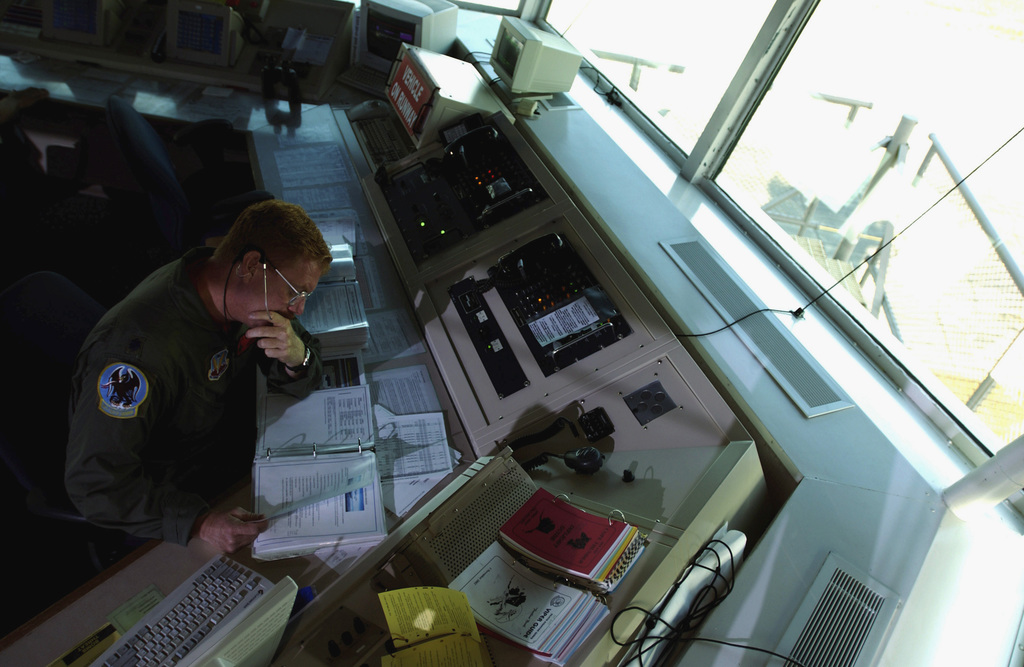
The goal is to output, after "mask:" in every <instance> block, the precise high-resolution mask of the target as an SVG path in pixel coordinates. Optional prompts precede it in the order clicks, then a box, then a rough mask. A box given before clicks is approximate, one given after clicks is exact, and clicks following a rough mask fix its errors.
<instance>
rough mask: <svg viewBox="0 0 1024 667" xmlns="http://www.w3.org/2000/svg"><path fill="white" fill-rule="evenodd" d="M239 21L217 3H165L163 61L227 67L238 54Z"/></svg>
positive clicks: (176, 0) (172, 0) (175, 0)
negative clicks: (165, 55) (165, 19)
mask: <svg viewBox="0 0 1024 667" xmlns="http://www.w3.org/2000/svg"><path fill="white" fill-rule="evenodd" d="M243 44H244V40H243V39H242V17H241V15H240V14H238V13H237V12H236V11H235V10H234V9H232V8H231V7H228V6H227V5H225V4H222V3H218V2H202V1H201V0H167V46H166V49H167V57H168V58H170V59H172V60H179V61H183V62H188V63H195V64H198V65H216V66H219V67H231V66H233V65H234V64H235V61H236V60H237V59H238V54H239V53H241V51H242V46H243Z"/></svg>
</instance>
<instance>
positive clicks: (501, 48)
mask: <svg viewBox="0 0 1024 667" xmlns="http://www.w3.org/2000/svg"><path fill="white" fill-rule="evenodd" d="M499 40H500V41H499V42H498V45H497V48H496V49H495V51H494V57H495V61H496V64H497V65H499V66H500V67H501V68H502V69H503V70H505V71H506V72H509V73H510V74H511V73H513V72H515V71H516V63H518V62H519V56H521V55H522V53H523V42H522V41H520V40H519V39H517V38H516V36H515V35H513V34H512V32H511V31H509V30H502V31H501V35H500V36H499Z"/></svg>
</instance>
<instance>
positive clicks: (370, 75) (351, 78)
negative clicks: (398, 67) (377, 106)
mask: <svg viewBox="0 0 1024 667" xmlns="http://www.w3.org/2000/svg"><path fill="white" fill-rule="evenodd" d="M389 74H390V72H382V71H380V70H378V69H374V68H372V67H367V66H366V65H359V64H356V65H353V66H352V67H349V68H348V69H347V70H345V71H344V72H342V73H341V75H340V76H339V77H338V78H339V79H340V80H341V82H342V83H344V84H346V85H349V86H352V87H353V88H357V89H359V90H362V91H364V92H367V93H371V94H373V95H376V96H377V97H386V96H387V88H388V75H389Z"/></svg>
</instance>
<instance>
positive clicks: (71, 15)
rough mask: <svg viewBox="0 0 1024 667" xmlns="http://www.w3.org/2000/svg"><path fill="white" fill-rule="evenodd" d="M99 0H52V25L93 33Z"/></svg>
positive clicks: (61, 28)
mask: <svg viewBox="0 0 1024 667" xmlns="http://www.w3.org/2000/svg"><path fill="white" fill-rule="evenodd" d="M98 4H99V0H53V27H54V28H55V29H56V30H71V31H74V32H82V33H85V34H87V35H95V34H96V33H97V31H98V30H99V22H98V20H97V14H98V11H97V5H98Z"/></svg>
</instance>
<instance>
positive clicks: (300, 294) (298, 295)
mask: <svg viewBox="0 0 1024 667" xmlns="http://www.w3.org/2000/svg"><path fill="white" fill-rule="evenodd" d="M267 264H270V262H263V305H264V306H266V308H267V312H269V311H270V300H269V297H268V296H267ZM270 267H271V268H272V269H274V272H275V273H277V275H279V276H281V280H283V281H284V284H285V285H287V286H288V289H290V290H291V291H292V298H290V299H288V307H289V308H291V307H293V306H295V305H296V304H297V303H299V301H302V300H303V299H308V298H309V297H310V296H311V295H312V294H313V293H312V292H306V291H302V290H297V289H295V286H294V285H292V284H291V283H290V282H288V279H287V278H285V277H284V274H283V273H281V272H280V271H279V270H278V268H277V267H276V266H274V265H273V264H270Z"/></svg>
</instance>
